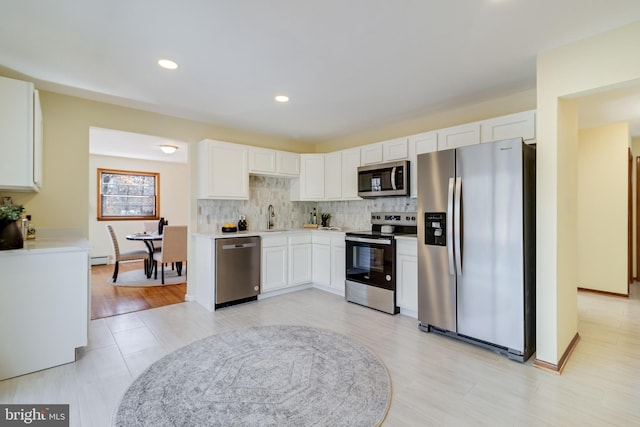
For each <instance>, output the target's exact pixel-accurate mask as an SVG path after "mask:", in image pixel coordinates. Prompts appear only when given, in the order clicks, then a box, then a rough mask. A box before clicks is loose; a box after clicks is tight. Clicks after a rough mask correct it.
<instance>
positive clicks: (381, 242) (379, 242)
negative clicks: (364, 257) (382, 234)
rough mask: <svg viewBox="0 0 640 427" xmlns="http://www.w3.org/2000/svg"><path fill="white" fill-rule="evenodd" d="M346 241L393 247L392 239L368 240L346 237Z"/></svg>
mask: <svg viewBox="0 0 640 427" xmlns="http://www.w3.org/2000/svg"><path fill="white" fill-rule="evenodd" d="M344 240H346V241H347V242H360V243H371V244H374V245H391V240H390V239H367V238H364V237H352V236H346V237H345V238H344Z"/></svg>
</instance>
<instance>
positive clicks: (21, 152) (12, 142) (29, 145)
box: [0, 77, 42, 191]
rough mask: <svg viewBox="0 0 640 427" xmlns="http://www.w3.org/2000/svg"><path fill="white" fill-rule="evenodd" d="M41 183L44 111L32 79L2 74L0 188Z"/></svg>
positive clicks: (27, 188)
mask: <svg viewBox="0 0 640 427" xmlns="http://www.w3.org/2000/svg"><path fill="white" fill-rule="evenodd" d="M41 185H42V113H41V111H40V99H39V97H38V91H36V90H34V86H33V83H30V82H23V81H20V80H14V79H9V78H5V77H0V189H3V190H14V191H38V190H39V189H40V186H41Z"/></svg>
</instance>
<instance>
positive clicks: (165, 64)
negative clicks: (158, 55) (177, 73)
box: [158, 59, 178, 70]
mask: <svg viewBox="0 0 640 427" xmlns="http://www.w3.org/2000/svg"><path fill="white" fill-rule="evenodd" d="M158 65H159V66H161V67H162V68H166V69H167V70H175V69H176V68H178V64H176V63H175V62H174V61H172V60H170V59H161V60H159V61H158Z"/></svg>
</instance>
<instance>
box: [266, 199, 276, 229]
mask: <svg viewBox="0 0 640 427" xmlns="http://www.w3.org/2000/svg"><path fill="white" fill-rule="evenodd" d="M267 215H268V222H267V230H271V229H272V228H273V218H275V217H276V214H275V212H274V211H273V205H269V213H268V214H267Z"/></svg>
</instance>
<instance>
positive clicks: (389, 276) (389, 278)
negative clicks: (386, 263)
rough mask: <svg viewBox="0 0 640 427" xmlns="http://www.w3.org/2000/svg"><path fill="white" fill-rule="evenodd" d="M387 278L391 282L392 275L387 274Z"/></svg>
mask: <svg viewBox="0 0 640 427" xmlns="http://www.w3.org/2000/svg"><path fill="white" fill-rule="evenodd" d="M385 279H387V282H390V281H391V275H390V274H387V276H386V277H385Z"/></svg>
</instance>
